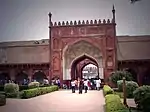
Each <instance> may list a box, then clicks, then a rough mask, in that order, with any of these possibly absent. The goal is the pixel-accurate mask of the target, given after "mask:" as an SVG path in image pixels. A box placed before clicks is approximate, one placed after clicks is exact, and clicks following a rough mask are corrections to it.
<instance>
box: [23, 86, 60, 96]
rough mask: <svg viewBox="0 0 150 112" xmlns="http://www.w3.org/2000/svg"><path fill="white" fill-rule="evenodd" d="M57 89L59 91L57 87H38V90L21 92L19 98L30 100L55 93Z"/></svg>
mask: <svg viewBox="0 0 150 112" xmlns="http://www.w3.org/2000/svg"><path fill="white" fill-rule="evenodd" d="M58 89H59V88H58V86H49V87H39V88H33V89H28V90H23V91H21V93H20V97H21V98H23V99H27V98H32V97H35V96H39V95H43V94H46V93H50V92H53V91H57V90H58Z"/></svg>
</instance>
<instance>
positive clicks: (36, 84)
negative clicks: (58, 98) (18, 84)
mask: <svg viewBox="0 0 150 112" xmlns="http://www.w3.org/2000/svg"><path fill="white" fill-rule="evenodd" d="M39 86H40V83H39V82H30V83H29V84H28V87H29V89H33V88H37V87H39Z"/></svg>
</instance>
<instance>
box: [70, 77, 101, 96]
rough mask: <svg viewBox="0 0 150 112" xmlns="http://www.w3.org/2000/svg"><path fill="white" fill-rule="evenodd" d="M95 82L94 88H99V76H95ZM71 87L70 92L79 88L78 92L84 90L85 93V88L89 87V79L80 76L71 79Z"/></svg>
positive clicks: (80, 92)
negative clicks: (76, 78)
mask: <svg viewBox="0 0 150 112" xmlns="http://www.w3.org/2000/svg"><path fill="white" fill-rule="evenodd" d="M95 82H96V89H97V90H100V85H101V80H100V78H97V79H96V80H95ZM71 89H72V93H75V91H76V90H79V94H82V91H83V90H84V91H85V93H87V90H89V89H90V81H89V80H88V79H80V78H78V80H72V81H71Z"/></svg>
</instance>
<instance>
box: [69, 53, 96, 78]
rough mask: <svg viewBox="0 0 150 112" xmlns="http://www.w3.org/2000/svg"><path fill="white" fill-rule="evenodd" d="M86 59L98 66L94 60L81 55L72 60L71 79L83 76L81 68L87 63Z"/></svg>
mask: <svg viewBox="0 0 150 112" xmlns="http://www.w3.org/2000/svg"><path fill="white" fill-rule="evenodd" d="M87 60H90V61H91V62H93V63H94V64H95V65H96V66H97V67H98V63H97V62H96V60H94V59H93V58H91V57H89V56H87V55H83V56H81V57H79V58H77V59H76V60H74V61H73V63H72V66H71V79H77V78H78V77H79V78H83V74H82V69H83V67H84V66H85V65H87Z"/></svg>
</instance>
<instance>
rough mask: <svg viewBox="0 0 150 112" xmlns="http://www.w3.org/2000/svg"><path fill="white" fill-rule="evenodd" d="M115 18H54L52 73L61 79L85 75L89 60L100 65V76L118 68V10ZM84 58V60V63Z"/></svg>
mask: <svg viewBox="0 0 150 112" xmlns="http://www.w3.org/2000/svg"><path fill="white" fill-rule="evenodd" d="M112 13H113V18H112V20H110V19H108V20H105V19H104V20H102V21H101V20H94V21H93V20H91V21H78V22H76V21H74V22H72V21H70V22H68V21H67V22H62V23H61V22H58V23H56V22H55V23H54V24H53V23H52V21H51V17H52V14H49V19H50V27H49V28H50V35H49V38H50V68H51V71H50V74H51V75H50V76H51V77H55V76H59V77H60V79H61V81H66V80H71V79H77V77H80V78H82V72H81V71H82V69H83V68H84V66H86V65H87V64H89V63H92V64H94V65H96V66H97V67H98V73H99V77H100V78H104V79H108V77H109V76H110V73H111V72H113V71H115V70H116V67H117V66H116V65H117V63H116V27H115V26H116V24H115V10H114V7H113V10H112ZM83 62H84V63H83Z"/></svg>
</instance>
